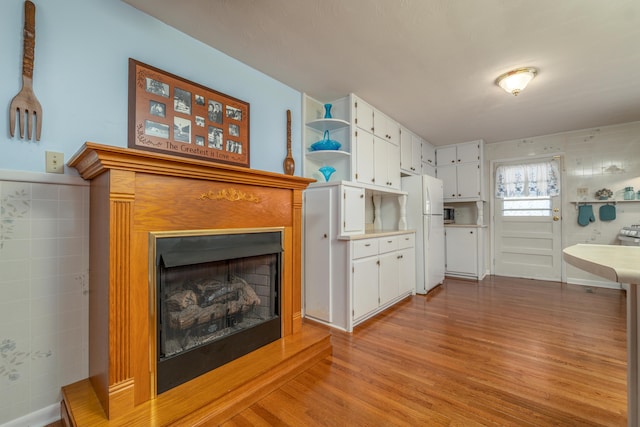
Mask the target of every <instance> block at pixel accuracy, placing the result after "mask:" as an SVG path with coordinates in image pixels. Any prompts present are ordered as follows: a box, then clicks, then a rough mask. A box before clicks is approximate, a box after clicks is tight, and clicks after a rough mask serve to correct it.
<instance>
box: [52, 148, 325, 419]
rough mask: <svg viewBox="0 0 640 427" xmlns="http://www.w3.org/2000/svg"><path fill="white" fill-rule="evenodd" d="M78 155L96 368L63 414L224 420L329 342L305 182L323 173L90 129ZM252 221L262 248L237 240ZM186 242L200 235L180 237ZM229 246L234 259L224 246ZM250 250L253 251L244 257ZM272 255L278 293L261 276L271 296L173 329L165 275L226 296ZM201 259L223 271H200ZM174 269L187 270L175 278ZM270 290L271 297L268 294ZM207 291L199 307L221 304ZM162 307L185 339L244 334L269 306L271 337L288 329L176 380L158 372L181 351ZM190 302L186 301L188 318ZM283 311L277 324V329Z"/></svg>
mask: <svg viewBox="0 0 640 427" xmlns="http://www.w3.org/2000/svg"><path fill="white" fill-rule="evenodd" d="M69 166H70V167H73V168H75V169H77V170H78V172H79V173H80V175H81V176H82V177H83V178H84V179H87V180H90V181H91V193H90V210H91V214H90V248H89V252H90V261H89V264H90V271H89V282H90V284H89V289H90V291H89V376H88V378H86V379H84V380H81V381H78V382H76V383H73V384H69V385H67V386H65V387H63V389H62V395H63V401H62V403H61V414H62V417H63V419H65V420H68V421H69V422H68V423H67V424H68V425H72V426H84V425H91V426H93V425H101V426H111V425H112V426H122V425H132V423H133V421H131V420H133V419H135V420H137V421H136V422H137V423H138V424H136V425H163V426H170V425H176V426H177V425H188V426H199V425H217V424H220V423H221V422H223V421H224V420H226V419H228V418H229V417H232V416H233V415H234V414H235V413H237V412H238V411H240V410H242V409H244V408H246V407H248V406H249V405H251V404H252V403H253V402H255V401H257V399H259V398H261V397H262V396H265V395H267V394H268V393H270V392H272V391H273V390H274V389H275V387H278V386H279V385H281V384H283V383H284V382H285V381H287V380H288V379H291V378H293V377H294V376H295V375H297V374H299V373H300V372H302V371H304V369H306V368H307V367H308V366H310V365H311V364H312V363H315V362H317V361H319V360H321V359H322V358H323V357H325V356H326V355H327V354H330V353H331V341H330V335H329V333H328V332H327V331H326V330H324V329H322V328H319V327H316V326H313V325H310V324H304V325H303V322H302V304H301V294H302V292H301V268H302V265H301V256H302V255H301V254H302V242H301V239H302V235H301V233H302V191H303V190H304V189H305V188H306V187H307V185H308V184H309V183H310V182H311V181H312V180H310V179H307V178H302V177H295V176H286V175H282V174H277V173H272V172H265V171H258V170H253V169H249V168H243V167H238V166H230V165H223V164H216V163H212V162H207V161H203V160H194V159H190V158H186V157H178V156H171V155H167V154H159V153H153V152H150V151H142V150H135V149H126V148H120V147H115V146H109V145H101V144H96V143H93V142H87V143H85V144H84V146H83V147H82V148H81V149H80V150H79V151H78V153H76V154H75V155H74V156H73V157H72V158H71V160H70V161H69ZM212 230H215V231H212ZM273 233H275V234H273ZM204 234H206V235H208V237H207V239H208V240H209V242H207V243H205V245H206V246H207V248H206V249H205V250H202V248H201V247H200V246H198V245H200V244H201V243H195V246H191V247H189V246H190V244H191V243H190V240H191V238H192V237H194V238H195V237H198V240H199V237H201V235H204ZM222 235H228V237H225V239H226V238H229V239H230V240H228V241H227V242H226V243H224V245H223V246H225V248H224V249H219V248H216V249H209V248H208V246H209V244H210V242H211V241H216V240H218V239H223V237H221V236H222ZM248 235H251V237H255V236H258V235H259V236H263V237H261V238H264V239H266V242H257V243H256V242H254V243H252V244H250V245H249V246H250V247H251V248H257V247H264V246H268V247H270V248H268V250H266V251H265V252H253V253H248V254H241V256H238V255H237V254H236V249H235V247H236V246H238V245H237V244H236V243H238V242H237V241H238V240H241V241H242V242H244V241H245V240H246V237H248ZM150 236H151V237H150ZM173 238H176V239H175V240H173ZM154 239H155V240H156V241H160V243H161V244H160V251H159V252H158V253H160V255H161V256H160V258H159V259H158V260H156V259H157V257H156V255H157V254H155V253H154V254H153V255H151V252H153V251H155V250H156V249H155V244H154V248H152V247H151V245H150V241H151V240H154ZM205 241H206V240H205ZM176 242H178V243H176ZM181 242H182V243H181ZM183 243H189V245H186V248H184V249H183V248H182V247H180V248H179V250H174V246H176V245H177V246H181V245H182V244H183ZM243 250H244V249H243ZM220 253H224V255H225V257H224V258H225V259H231V260H232V261H226V260H225V261H223V260H222V259H219V255H220ZM185 254H188V255H190V256H197V257H199V258H197V259H196V261H197V262H196V263H195V264H193V261H190V262H188V263H186V264H188V265H187V266H185V265H184V264H185V263H183V262H182V260H181V259H182V258H183V255H185ZM205 255H206V256H205ZM239 258H246V259H244V261H242V262H239V261H238V259H239ZM160 259H161V260H162V261H161V262H160ZM234 260H235V261H234ZM220 264H222V266H221V265H220ZM226 264H228V265H226ZM265 265H268V266H269V267H268V271H269V272H268V273H266V275H268V276H269V277H274V278H275V279H274V281H272V282H273V283H278V287H277V288H276V289H275V290H274V291H273V293H271V294H269V295H267V292H264V291H263V290H262V289H259V288H258V287H254V288H253V291H254V292H255V294H256V295H257V297H258V299H260V305H258V304H257V301H256V303H255V304H251V303H249V304H243V306H244V305H246V306H247V307H246V309H245V308H241V309H240V310H239V311H238V310H236V311H235V312H233V313H232V311H233V310H229V312H227V313H226V314H225V316H224V317H216V316H209V317H208V318H206V317H207V316H206V315H205V314H204V313H200V314H203V315H204V317H203V316H198V319H199V318H200V317H203V321H204V323H203V324H202V327H201V329H198V327H197V323H194V324H195V325H196V326H195V327H194V325H193V324H192V325H191V326H189V327H186V328H185V329H184V331H183V332H179V331H175V330H173V331H168V330H167V328H166V323H167V322H169V324H171V311H172V310H170V309H169V308H163V306H162V305H161V304H162V303H158V302H157V301H158V300H157V298H156V294H158V293H162V292H165V291H164V290H163V291H159V290H158V285H157V283H156V279H157V278H156V277H155V276H161V277H162V279H160V280H164V281H165V282H166V283H165V288H166V287H167V286H169V287H172V286H173V287H174V288H175V287H183V286H185V285H184V283H185V281H191V284H190V285H187V286H190V287H191V288H197V287H198V286H200V287H201V288H202V289H203V293H202V294H196V295H195V297H194V296H193V295H191V298H192V299H194V298H195V300H198V299H200V298H209V297H211V296H213V298H212V301H214V300H215V302H214V304H222V303H223V302H224V303H226V304H228V305H229V304H231V302H230V301H225V300H226V299H230V298H231V297H232V296H234V297H235V294H236V293H238V294H239V293H240V292H241V290H240V288H236V289H235V290H234V292H231V294H232V295H228V294H229V292H226V291H224V289H223V288H224V287H225V286H227V287H229V286H238V283H239V282H240V279H241V280H243V281H245V282H247V284H248V286H252V284H255V282H256V281H257V282H261V281H264V278H259V279H258V278H257V277H250V276H251V275H250V274H248V273H246V272H242V271H244V270H245V267H247V268H248V267H250V266H255V270H256V271H259V272H261V273H264V272H265V270H266V268H265ZM161 266H162V267H161ZM252 268H253V267H252ZM161 269H165V270H166V271H160V272H159V271H158V270H161ZM174 269H175V273H174V271H173V270H174ZM192 270H195V271H198V270H204V271H207V272H209V271H213V272H215V274H212V275H208V273H207V275H206V277H205V278H203V277H200V278H198V277H197V276H195V277H193V276H192V274H195V273H193V272H192ZM220 271H224V272H220ZM240 272H242V273H240ZM198 274H200V273H198ZM173 275H176V276H178V277H182V278H181V279H179V280H178V279H177V280H175V283H174V284H171V283H172V282H174V280H173V278H172V276H173ZM238 278H239V279H238ZM254 279H256V280H254ZM199 280H200V281H203V280H215V281H216V282H220V283H209V285H215V286H218V287H217V288H215V289H214V288H212V287H210V286H209V287H207V283H201V282H198V281H199ZM227 282H230V283H227ZM242 285H243V286H244V284H243V283H242ZM274 286H275V285H274ZM269 287H271V284H270V285H269ZM243 289H245V288H243ZM192 290H193V289H192ZM174 291H177V290H176V289H173V290H172V291H170V292H174ZM216 291H218V293H217V294H216ZM235 291H237V292H235ZM246 292H249V293H251V291H246ZM270 292H271V291H270ZM252 295H253V294H252ZM183 297H186V298H188V296H187V295H183ZM254 300H255V297H254ZM267 301H269V305H268V306H262V304H263V302H267ZM159 304H160V305H159ZM171 304H179V301H177V300H176V301H173V302H172V303H171ZM202 305H204V306H205V307H201V306H200V305H199V306H198V307H199V308H201V309H203V310H204V309H205V308H206V309H210V310H213V309H214V307H211V306H212V305H213V304H211V305H210V306H207V305H206V303H204V304H202ZM174 307H175V306H174ZM216 308H219V307H216ZM193 309H195V307H194V308H193ZM173 311H175V310H173ZM159 312H163V313H165V312H166V313H165V319H164V320H162V318H161V319H160V321H161V322H162V330H161V332H160V334H167V336H168V337H173V338H175V336H176V335H179V334H180V333H182V337H180V341H181V342H180V343H179V346H180V348H182V346H183V344H184V347H191V348H193V349H195V350H194V351H195V353H197V352H199V351H200V352H203V353H207V352H209V350H208V349H206V347H205V346H200V345H199V344H198V345H195V346H189V345H187V341H188V339H189V337H191V336H192V335H197V336H198V337H199V340H200V341H216V340H214V339H210V338H214V337H211V336H210V335H215V333H216V332H217V331H220V330H225V329H227V330H228V332H232V331H233V332H234V333H229V334H228V335H229V337H236V336H239V337H241V336H242V335H243V334H238V333H236V331H235V330H234V329H233V327H234V326H237V324H243V323H244V322H245V321H246V320H247V319H249V318H250V317H251V316H256V314H260V315H261V316H264V317H265V319H267V320H266V321H265V322H263V323H261V324H259V325H258V327H257V332H258V335H260V337H261V338H260V339H262V335H267V336H269V335H273V336H275V337H276V338H275V341H273V342H270V343H267V344H263V343H262V342H260V341H259V340H258V344H257V345H261V347H259V348H257V349H255V350H253V351H250V352H249V353H248V354H245V355H244V356H241V357H237V358H236V359H235V360H232V361H230V362H226V363H225V362H224V361H223V362H217V363H223V364H222V365H221V366H219V367H218V368H216V369H213V370H210V371H208V372H205V373H202V374H198V372H200V371H199V370H196V372H195V373H190V374H188V375H187V377H188V376H193V375H195V377H194V378H193V379H191V380H187V381H186V382H184V383H182V384H180V385H177V386H175V387H173V384H174V383H176V384H177V383H179V382H180V381H182V380H175V379H174V378H172V377H171V378H168V379H160V378H159V377H163V376H164V374H163V371H173V367H172V366H171V364H172V363H174V362H173V360H178V355H179V353H182V351H180V352H176V353H174V352H173V350H170V349H172V348H175V347H177V346H176V344H175V343H174V342H171V341H170V340H165V339H164V337H163V335H159V332H158V331H157V329H158V328H157V326H158V314H159ZM265 313H266V315H265ZM188 314H189V313H183V314H182V316H183V319H182V321H185V317H188V316H187V315H188ZM178 315H179V313H178V314H174V316H178ZM162 316H163V314H160V317H162ZM189 316H191V317H193V316H192V315H189ZM167 317H168V319H167ZM269 317H271V318H270V319H269ZM180 321H181V320H180V318H178V319H176V320H174V324H176V325H179V324H180ZM193 321H194V322H195V320H193ZM175 322H177V323H175ZM273 324H277V325H278V326H275V327H273V330H272V329H271V327H272V326H273ZM184 325H186V323H184ZM230 325H231V328H229V327H230ZM263 328H265V329H267V328H268V329H269V332H264V331H263ZM214 329H215V330H214ZM252 329H253V328H252ZM276 330H277V332H276ZM187 331H188V336H187V337H185V335H187ZM205 331H206V332H205ZM272 338H273V337H272V336H269V338H268V340H270V339H272ZM234 339H235V338H234ZM243 339H244V338H243ZM163 340H164V341H163ZM223 342H224V343H225V344H222V345H223V346H224V348H223V349H218V350H216V351H215V352H217V353H225V349H226V348H227V346H228V344H227V340H224V341H223ZM230 343H231V344H233V345H229V347H235V344H236V343H233V342H232V341H230ZM243 345H244V344H241V345H240V347H242V346H243ZM235 356H236V355H234V356H233V357H235ZM204 359H207V360H205V362H206V363H207V364H209V360H208V358H206V357H205V358H204ZM198 363H200V362H193V361H187V362H185V363H184V364H186V365H197V364H198ZM181 364H182V363H181ZM165 366H166V367H167V368H166V369H165ZM207 369H208V368H207ZM163 389H166V391H163Z"/></svg>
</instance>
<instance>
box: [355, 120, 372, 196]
mask: <svg viewBox="0 0 640 427" xmlns="http://www.w3.org/2000/svg"><path fill="white" fill-rule="evenodd" d="M374 138H375V136H373V134H370V133H367V132H363V131H359V132H357V133H356V144H357V146H358V148H357V154H356V161H355V164H356V181H358V182H361V183H363V184H375V174H374V167H375V165H374Z"/></svg>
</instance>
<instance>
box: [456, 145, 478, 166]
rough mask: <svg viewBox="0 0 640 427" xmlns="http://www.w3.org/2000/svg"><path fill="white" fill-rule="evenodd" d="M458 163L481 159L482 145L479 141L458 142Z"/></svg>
mask: <svg viewBox="0 0 640 427" xmlns="http://www.w3.org/2000/svg"><path fill="white" fill-rule="evenodd" d="M457 149H458V159H457V160H458V163H468V162H478V161H480V147H479V145H478V143H477V142H469V143H464V144H458V147H457Z"/></svg>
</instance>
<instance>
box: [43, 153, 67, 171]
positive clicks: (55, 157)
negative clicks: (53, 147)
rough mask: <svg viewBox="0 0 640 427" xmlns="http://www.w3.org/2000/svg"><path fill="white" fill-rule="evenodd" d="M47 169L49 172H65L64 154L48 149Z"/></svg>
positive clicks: (46, 155) (46, 154)
mask: <svg viewBox="0 0 640 427" xmlns="http://www.w3.org/2000/svg"><path fill="white" fill-rule="evenodd" d="M45 157H46V171H47V172H48V173H64V154H63V153H56V152H54V151H46V152H45Z"/></svg>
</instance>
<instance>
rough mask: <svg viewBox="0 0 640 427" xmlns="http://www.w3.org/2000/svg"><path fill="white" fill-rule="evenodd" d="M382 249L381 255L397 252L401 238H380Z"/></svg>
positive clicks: (380, 250)
mask: <svg viewBox="0 0 640 427" xmlns="http://www.w3.org/2000/svg"><path fill="white" fill-rule="evenodd" d="M379 240H380V243H379V244H380V249H379V252H380V253H381V254H383V253H386V252H392V251H397V250H398V247H399V243H400V236H389V237H380V239H379Z"/></svg>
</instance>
